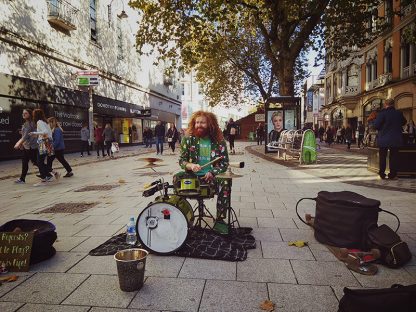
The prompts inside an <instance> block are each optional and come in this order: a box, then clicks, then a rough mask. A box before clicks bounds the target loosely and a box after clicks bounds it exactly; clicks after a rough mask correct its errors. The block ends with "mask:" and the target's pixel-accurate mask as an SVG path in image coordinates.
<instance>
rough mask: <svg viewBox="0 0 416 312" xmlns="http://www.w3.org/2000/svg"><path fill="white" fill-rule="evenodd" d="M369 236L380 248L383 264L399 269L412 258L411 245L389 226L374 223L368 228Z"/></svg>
mask: <svg viewBox="0 0 416 312" xmlns="http://www.w3.org/2000/svg"><path fill="white" fill-rule="evenodd" d="M368 238H369V240H370V241H371V243H372V244H373V245H374V247H375V248H377V249H379V250H380V261H381V263H382V264H384V265H386V266H388V267H390V268H393V269H397V268H399V267H402V266H403V265H405V264H406V263H407V262H409V261H410V259H412V254H411V252H410V250H409V246H408V245H407V244H406V243H405V242H403V241H402V240H401V238H400V236H399V235H398V234H397V233H395V232H394V231H393V230H392V229H391V228H390V227H389V226H387V225H385V224H382V225H380V226H377V225H374V226H372V227H371V228H370V229H369V230H368Z"/></svg>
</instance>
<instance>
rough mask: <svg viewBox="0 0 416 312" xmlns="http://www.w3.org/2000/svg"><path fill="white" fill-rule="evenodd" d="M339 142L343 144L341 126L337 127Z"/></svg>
mask: <svg viewBox="0 0 416 312" xmlns="http://www.w3.org/2000/svg"><path fill="white" fill-rule="evenodd" d="M337 144H341V127H338V129H337Z"/></svg>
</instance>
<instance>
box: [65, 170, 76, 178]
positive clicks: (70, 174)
mask: <svg viewBox="0 0 416 312" xmlns="http://www.w3.org/2000/svg"><path fill="white" fill-rule="evenodd" d="M73 175H74V173H73V172H72V171H71V172H67V173H66V175H64V178H70V177H72V176H73Z"/></svg>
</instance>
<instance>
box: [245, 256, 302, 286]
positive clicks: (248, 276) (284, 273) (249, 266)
mask: <svg viewBox="0 0 416 312" xmlns="http://www.w3.org/2000/svg"><path fill="white" fill-rule="evenodd" d="M237 280H238V281H253V282H275V283H288V284H296V279H295V275H294V274H293V271H292V268H291V266H290V263H289V261H288V260H280V259H252V258H250V259H247V260H245V261H242V262H238V263H237Z"/></svg>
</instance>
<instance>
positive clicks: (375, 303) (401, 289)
mask: <svg viewBox="0 0 416 312" xmlns="http://www.w3.org/2000/svg"><path fill="white" fill-rule="evenodd" d="M338 307H339V310H338V312H372V311H377V312H413V311H415V310H416V284H415V285H409V286H402V285H397V284H395V285H393V286H391V288H382V289H349V288H346V287H345V288H344V296H343V297H342V298H341V300H340V301H339V306H338Z"/></svg>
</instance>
